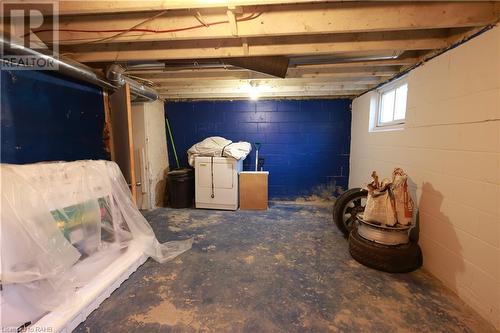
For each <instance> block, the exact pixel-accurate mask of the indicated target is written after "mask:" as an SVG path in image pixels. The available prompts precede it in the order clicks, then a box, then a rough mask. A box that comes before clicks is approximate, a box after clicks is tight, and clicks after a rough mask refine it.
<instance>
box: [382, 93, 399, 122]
mask: <svg viewBox="0 0 500 333" xmlns="http://www.w3.org/2000/svg"><path fill="white" fill-rule="evenodd" d="M395 93H396V92H395V90H390V91H388V92H386V93H384V94H383V95H382V105H381V107H380V122H381V123H387V122H390V121H392V120H393V114H394V95H395Z"/></svg>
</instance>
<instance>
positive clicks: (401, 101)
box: [394, 84, 408, 120]
mask: <svg viewBox="0 0 500 333" xmlns="http://www.w3.org/2000/svg"><path fill="white" fill-rule="evenodd" d="M407 92H408V84H403V85H402V86H401V87H398V88H397V89H396V103H395V106H396V108H395V110H394V120H402V119H405V114H406V94H407Z"/></svg>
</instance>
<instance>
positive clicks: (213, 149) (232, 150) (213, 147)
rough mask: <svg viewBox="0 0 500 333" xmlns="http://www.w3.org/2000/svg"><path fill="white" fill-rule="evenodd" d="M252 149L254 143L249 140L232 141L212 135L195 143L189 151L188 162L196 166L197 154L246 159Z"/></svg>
mask: <svg viewBox="0 0 500 333" xmlns="http://www.w3.org/2000/svg"><path fill="white" fill-rule="evenodd" d="M251 151H252V145H251V144H250V143H248V142H244V141H240V142H232V141H231V140H227V139H225V138H223V137H220V136H211V137H209V138H206V139H205V140H203V141H201V142H198V143H197V144H195V145H193V146H192V147H191V148H189V150H188V151H187V154H188V162H189V165H190V166H194V158H195V157H196V156H217V157H232V158H234V159H236V160H240V159H245V157H247V155H248V154H250V152H251Z"/></svg>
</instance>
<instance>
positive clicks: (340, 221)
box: [333, 188, 368, 238]
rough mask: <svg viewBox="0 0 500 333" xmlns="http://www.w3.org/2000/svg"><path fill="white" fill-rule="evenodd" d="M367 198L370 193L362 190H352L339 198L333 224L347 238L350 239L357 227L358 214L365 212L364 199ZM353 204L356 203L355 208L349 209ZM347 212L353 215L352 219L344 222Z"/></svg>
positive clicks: (334, 210)
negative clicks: (354, 228)
mask: <svg viewBox="0 0 500 333" xmlns="http://www.w3.org/2000/svg"><path fill="white" fill-rule="evenodd" d="M367 196H368V191H366V190H363V189H362V188H352V189H350V190H348V191H346V192H344V193H342V194H341V195H340V196H339V197H337V200H336V201H335V205H334V206H333V222H335V224H336V225H337V227H338V228H339V230H340V231H342V233H343V234H344V237H345V238H348V237H349V233H350V232H351V230H352V229H353V227H354V226H355V224H356V216H357V214H359V213H361V212H363V211H364V210H365V207H364V206H363V205H362V199H363V198H366V197H367ZM351 202H352V203H354V207H347V206H348V205H349V203H351ZM346 212H347V213H348V214H351V217H350V218H349V219H347V220H346V221H344V215H345V213H346Z"/></svg>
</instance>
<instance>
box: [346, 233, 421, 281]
mask: <svg viewBox="0 0 500 333" xmlns="http://www.w3.org/2000/svg"><path fill="white" fill-rule="evenodd" d="M349 252H350V253H351V256H352V257H353V258H354V259H355V260H356V261H358V262H359V263H360V264H363V265H365V266H368V267H370V268H374V269H377V270H380V271H384V272H389V273H408V272H412V271H414V270H416V269H417V268H419V267H420V266H422V262H423V260H422V251H421V250H420V246H418V244H417V243H415V242H410V243H408V244H404V245H397V246H386V245H382V244H378V243H375V242H372V241H369V240H366V239H364V238H363V237H361V236H360V235H359V234H358V230H357V229H356V228H355V229H353V230H352V231H351V234H350V235H349Z"/></svg>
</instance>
